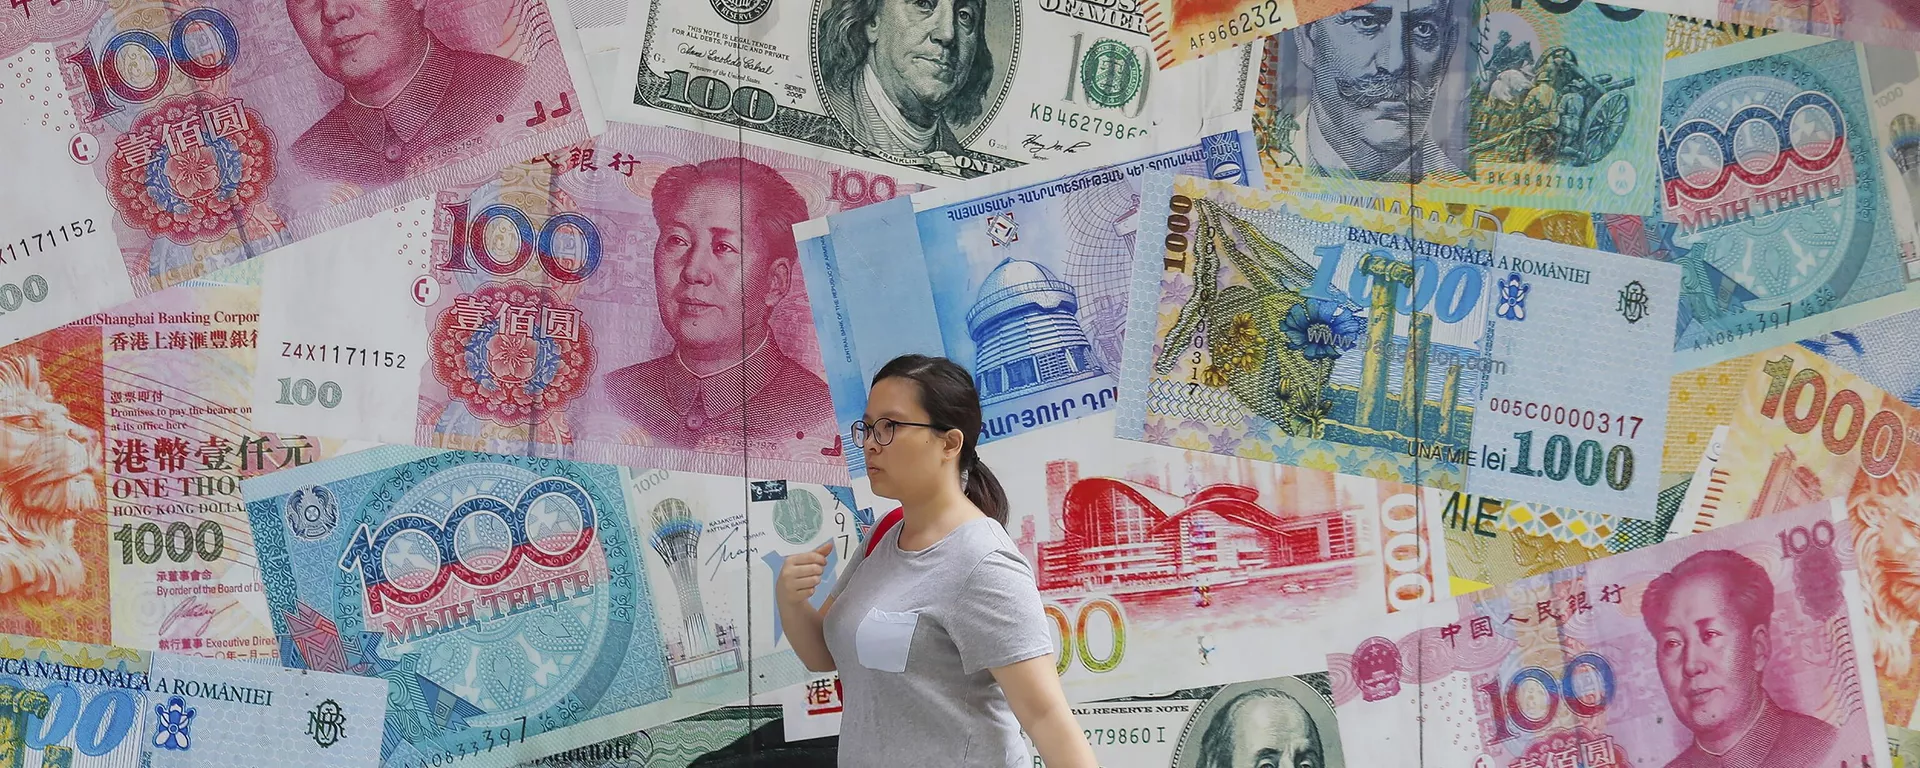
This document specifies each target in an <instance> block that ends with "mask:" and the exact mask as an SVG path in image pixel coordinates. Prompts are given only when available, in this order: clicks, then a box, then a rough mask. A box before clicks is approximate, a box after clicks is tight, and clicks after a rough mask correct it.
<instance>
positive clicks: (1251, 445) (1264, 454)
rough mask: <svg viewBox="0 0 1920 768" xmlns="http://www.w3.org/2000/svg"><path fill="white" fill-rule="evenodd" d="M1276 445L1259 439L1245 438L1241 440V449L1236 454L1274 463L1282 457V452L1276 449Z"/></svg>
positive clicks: (1244, 457) (1245, 457)
mask: <svg viewBox="0 0 1920 768" xmlns="http://www.w3.org/2000/svg"><path fill="white" fill-rule="evenodd" d="M1276 447H1277V446H1274V445H1270V444H1267V443H1264V442H1261V441H1259V440H1243V441H1241V442H1240V450H1239V451H1238V452H1237V453H1235V454H1234V455H1236V456H1239V457H1240V458H1243V459H1253V460H1254V461H1264V462H1268V463H1274V462H1278V461H1279V459H1280V454H1279V453H1278V452H1277V451H1275V450H1274V448H1276Z"/></svg>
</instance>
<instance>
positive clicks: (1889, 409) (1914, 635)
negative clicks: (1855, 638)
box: [1702, 345, 1920, 727]
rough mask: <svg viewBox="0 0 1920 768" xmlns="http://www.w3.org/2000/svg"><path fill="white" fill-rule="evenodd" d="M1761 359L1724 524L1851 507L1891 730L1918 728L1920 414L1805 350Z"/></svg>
mask: <svg viewBox="0 0 1920 768" xmlns="http://www.w3.org/2000/svg"><path fill="white" fill-rule="evenodd" d="M1755 357H1756V358H1757V360H1756V364H1754V365H1752V366H1751V367H1750V368H1749V370H1748V372H1747V374H1746V375H1745V376H1744V377H1742V378H1741V398H1742V400H1741V406H1740V409H1739V410H1738V411H1737V412H1736V413H1735V415H1734V417H1733V426H1732V429H1731V430H1729V432H1728V434H1727V440H1726V444H1725V445H1724V446H1722V447H1721V451H1720V461H1719V462H1718V464H1717V465H1716V466H1715V469H1716V470H1717V473H1719V474H1723V475H1724V480H1725V482H1724V485H1723V486H1722V487H1721V488H1719V489H1718V490H1719V493H1720V497H1719V499H1718V500H1717V502H1716V505H1717V509H1716V510H1715V514H1714V521H1713V522H1714V524H1715V525H1718V526H1721V527H1726V526H1732V525H1734V524H1736V523H1745V522H1747V521H1751V520H1756V519H1766V518H1767V517H1768V516H1771V515H1777V514H1779V513H1780V511H1781V510H1786V509H1791V508H1793V507H1796V506H1799V505H1801V504H1806V503H1809V502H1811V501H1814V500H1822V499H1829V498H1838V499H1840V500H1841V501H1842V502H1843V504H1842V506H1843V507H1844V509H1845V512H1846V513H1847V516H1848V518H1849V519H1850V520H1851V521H1852V523H1853V527H1852V529H1851V533H1850V537H1849V538H1847V539H1845V540H1844V541H1843V542H1842V543H1843V544H1846V545H1849V548H1850V549H1851V550H1852V551H1853V552H1854V553H1855V554H1856V555H1857V557H1858V558H1859V561H1860V573H1859V579H1860V582H1861V588H1862V591H1863V593H1864V594H1865V596H1866V607H1867V619H1868V622H1869V623H1868V624H1866V625H1865V626H1863V627H1862V632H1863V633H1864V634H1865V635H1866V638H1867V640H1868V641H1869V642H1868V643H1867V645H1868V647H1870V648H1871V649H1872V651H1873V661H1874V667H1875V671H1876V673H1877V675H1876V677H1877V679H1878V680H1879V683H1880V696H1881V699H1882V700H1883V701H1884V702H1885V704H1886V715H1887V722H1889V723H1891V724H1894V725H1904V726H1909V727H1911V726H1912V724H1913V723H1914V713H1915V711H1916V704H1920V660H1917V659H1920V618H1916V617H1920V602H1916V599H1915V597H1914V595H1915V591H1914V586H1915V578H1914V576H1913V573H1914V570H1915V569H1914V566H1913V564H1914V562H1915V560H1916V557H1920V550H1917V549H1916V547H1915V545H1914V537H1913V535H1912V533H1911V532H1912V531H1914V530H1915V529H1916V528H1920V409H1915V408H1914V407H1912V406H1909V405H1907V404H1906V403H1903V402H1900V400H1899V399H1898V398H1895V397H1894V396H1892V395H1890V394H1887V393H1886V391H1884V390H1881V389H1880V388H1878V387H1875V386H1873V385H1872V384H1869V383H1867V382H1866V381H1865V380H1862V379H1861V378H1860V377H1858V376H1855V375H1853V374H1851V373H1849V372H1847V371H1845V370H1843V369H1841V368H1840V367H1839V366H1837V365H1834V364H1833V363H1831V362H1829V361H1827V360H1826V359H1824V358H1822V357H1820V356H1819V355H1816V354H1813V353H1812V352H1810V351H1808V350H1807V349H1806V348H1804V347H1801V346H1799V345H1789V346H1785V347H1780V348H1778V349H1776V350H1771V351H1769V352H1766V353H1763V354H1760V355H1756V356H1755ZM1702 516H1703V517H1704V516H1705V513H1704V512H1703V513H1702ZM1745 527H1746V525H1744V524H1743V525H1740V526H1739V528H1745Z"/></svg>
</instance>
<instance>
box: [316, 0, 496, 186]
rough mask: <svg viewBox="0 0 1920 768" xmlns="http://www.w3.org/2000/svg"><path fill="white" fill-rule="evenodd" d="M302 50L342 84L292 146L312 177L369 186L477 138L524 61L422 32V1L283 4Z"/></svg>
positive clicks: (392, 178)
mask: <svg viewBox="0 0 1920 768" xmlns="http://www.w3.org/2000/svg"><path fill="white" fill-rule="evenodd" d="M286 3H287V16H288V17H289V18H290V19H292V21H293V28H294V31H295V32H297V33H298V34H299V35H300V42H301V43H303V44H305V45H306V48H307V54H308V55H309V56H312V57H313V63H314V65H315V66H317V67H319V68H320V71H321V72H322V73H324V74H325V75H326V76H327V77H330V78H333V79H334V80H335V81H337V82H339V83H340V85H341V86H342V87H343V88H344V89H345V91H346V92H345V93H344V94H343V95H342V96H341V97H340V103H338V104H336V105H334V107H333V110H332V111H330V112H328V113H327V114H326V116H325V117H322V118H320V121H319V122H317V123H314V124H313V127H311V128H308V129H307V132H306V133H304V134H302V135H301V136H300V138H299V139H298V140H296V141H294V143H293V158H294V161H295V162H297V163H299V164H300V167H301V168H302V169H304V170H306V171H307V172H308V173H310V174H313V175H314V176H317V177H320V178H325V179H329V180H333V181H344V182H348V183H352V184H359V185H362V186H368V187H377V186H383V185H387V184H392V183H394V182H397V181H400V180H401V179H404V178H406V177H407V175H408V171H409V167H410V166H411V164H412V163H414V161H415V160H416V159H418V158H420V157H422V156H424V155H429V154H431V153H433V152H435V151H436V150H441V149H445V148H448V147H451V146H454V145H455V144H457V143H459V142H461V141H463V140H465V139H469V138H472V137H473V136H476V135H478V134H479V133H480V132H481V131H482V130H485V129H486V128H487V127H488V126H491V125H494V124H495V123H496V118H497V117H498V116H499V114H500V110H501V109H503V108H505V107H506V105H507V104H508V103H509V102H510V101H512V100H513V99H514V97H515V96H517V95H518V94H519V92H520V86H521V84H522V83H523V82H524V81H525V79H526V72H525V67H523V66H521V65H520V64H519V63H518V62H515V61H512V60H510V59H503V58H501V57H499V56H493V55H489V54H485V53H474V52H471V51H462V50H457V49H455V48H453V47H452V46H449V45H447V43H446V42H445V41H443V40H441V39H439V38H438V37H436V36H435V35H434V34H433V33H432V32H430V31H428V30H427V20H426V0H286Z"/></svg>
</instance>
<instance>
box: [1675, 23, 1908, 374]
mask: <svg viewBox="0 0 1920 768" xmlns="http://www.w3.org/2000/svg"><path fill="white" fill-rule="evenodd" d="M1868 96H1869V95H1868V93H1867V92H1866V78H1865V75H1864V73H1863V72H1862V69H1861V58H1860V53H1859V47H1858V46H1855V45H1853V44H1851V43H1844V42H1824V43H1823V42H1817V41H1816V42H1811V43H1810V42H1809V41H1808V38H1805V37H1799V36H1792V35H1774V36H1771V37H1766V38H1762V39H1758V40H1751V41H1748V42H1744V43H1737V44H1734V45H1729V46H1725V47H1721V48H1715V49H1712V50H1709V51H1706V52H1704V53H1699V54H1695V55H1692V56H1682V57H1679V58H1676V59H1674V60H1672V61H1671V62H1669V63H1668V65H1667V68H1666V92H1665V95H1664V99H1665V101H1664V103H1663V106H1662V112H1661V140H1660V169H1661V170H1660V173H1661V178H1662V190H1661V204H1662V205H1663V206H1664V210H1665V216H1666V218H1667V219H1668V220H1669V221H1673V222H1676V223H1677V224H1678V230H1677V231H1676V232H1675V234H1674V236H1673V239H1672V251H1671V252H1670V253H1669V254H1668V255H1667V260H1669V261H1672V262H1673V263H1676V264H1679V265H1680V266H1681V268H1682V270H1683V282H1682V294H1681V299H1680V324H1679V335H1678V337H1677V338H1676V339H1675V349H1676V350H1677V352H1678V356H1677V357H1676V358H1675V360H1674V364H1675V366H1676V369H1680V370H1684V369H1688V368H1697V367H1700V366H1703V365H1707V364H1710V363H1714V362H1718V361H1721V360H1725V359H1727V358H1730V357H1736V356H1739V355H1743V354H1746V353H1748V352H1754V351H1758V350H1762V349H1766V348H1768V347H1772V346H1776V345H1779V344H1782V343H1786V342H1790V341H1793V340H1795V339H1800V338H1805V337H1808V336H1813V335H1818V334H1820V333H1824V332H1826V331H1829V330H1833V329H1834V328H1837V327H1842V326H1841V325H1837V324H1834V320H1835V319H1836V318H1837V317H1839V316H1838V315H1835V314H1833V313H1834V312H1835V311H1837V310H1841V309H1845V308H1847V307H1850V306H1853V305H1856V304H1860V303H1862V302H1865V301H1867V300H1870V299H1874V298H1877V297H1881V296H1886V295H1888V294H1892V293H1896V292H1898V291H1901V290H1903V289H1904V288H1905V286H1906V281H1905V276H1904V273H1903V270H1902V267H1901V263H1900V257H1901V253H1900V248H1901V238H1900V236H1899V233H1898V231H1897V230H1896V229H1895V227H1894V221H1893V218H1892V217H1891V216H1890V215H1889V213H1888V208H1889V205H1888V197H1887V192H1886V190H1887V186H1886V185H1887V183H1888V182H1889V181H1890V179H1888V178H1887V174H1886V173H1885V172H1884V168H1885V167H1886V166H1885V164H1883V161H1882V159H1881V158H1882V154H1881V152H1880V147H1879V144H1878V142H1876V141H1875V140H1874V136H1875V128H1874V124H1873V117H1874V116H1873V113H1872V112H1870V111H1869V109H1868Z"/></svg>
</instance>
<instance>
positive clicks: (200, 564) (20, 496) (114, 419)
mask: <svg viewBox="0 0 1920 768" xmlns="http://www.w3.org/2000/svg"><path fill="white" fill-rule="evenodd" d="M259 312H260V284H259V275H258V268H257V265H256V264H253V263H243V264H239V265H235V266H233V267H229V268H227V269H225V270H221V271H219V272H215V273H213V274H212V275H208V276H206V277H202V278H196V279H194V280H190V281H187V282H184V283H180V284H178V285H175V286H173V287H171V288H168V289H166V290H162V291H160V292H158V293H154V294H150V295H148V296H145V297H143V298H141V299H138V300H136V301H133V302H131V303H128V304H124V305H121V306H119V307H116V308H114V309H113V310H111V311H108V312H102V313H98V314H95V315H91V316H88V317H86V318H83V319H81V320H78V321H75V322H72V323H68V324H66V325H63V326H60V327H58V328H55V329H52V330H49V331H45V332H43V333H40V334H36V335H34V336H32V337H29V338H27V339H26V340H24V341H20V342H18V343H15V344H12V345H9V346H7V347H5V348H4V349H0V415H4V419H0V433H4V435H5V439H4V440H3V441H0V444H3V445H4V446H6V447H5V449H4V450H0V478H4V480H3V481H0V485H3V486H5V491H4V492H0V518H4V519H5V524H4V525H0V605H4V610H0V632H9V633H13V634H21V635H32V636H36V637H44V638H50V639H56V640H73V641H79V642H90V643H99V644H108V643H111V644H113V645H118V646H124V647H129V648H141V649H147V650H154V649H157V650H162V651H169V652H175V653H188V654H195V655H203V656H223V657H227V658H256V657H263V658H267V659H271V658H273V657H274V656H275V648H274V639H273V628H272V625H271V624H270V623H269V622H268V621H267V614H266V601H265V600H264V598H263V597H262V595H261V593H260V586H259V584H260V575H259V572H258V570H257V568H256V561H255V556H254V550H253V535H252V533H251V532H250V529H249V527H248V525H247V520H246V514H245V510H244V508H243V507H242V506H241V496H240V481H241V479H242V478H245V477H251V476H254V475H258V474H263V473H266V472H272V471H275V470H278V469H282V468H285V467H292V466H298V465H300V464H304V463H308V462H311V461H314V460H316V459H319V458H321V457H322V456H323V455H324V454H327V453H329V452H332V451H333V450H335V449H336V448H337V445H338V444H337V443H336V442H326V441H317V440H309V439H308V438H305V437H299V436H288V435H274V434H271V433H260V432H256V431H255V430H254V429H253V426H252V424H251V418H250V415H249V412H250V410H251V409H250V408H249V406H248V401H249V393H250V391H251V389H252V382H253V366H254V360H255V354H256V345H257V338H258V333H259V323H258V320H257V318H258V317H259Z"/></svg>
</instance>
